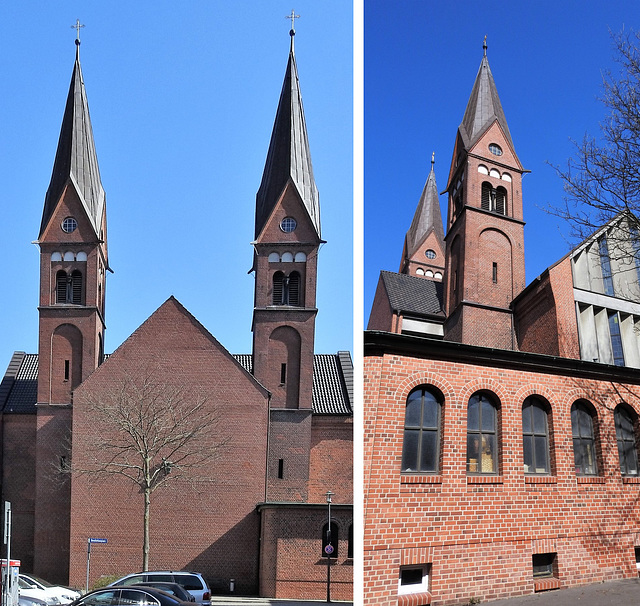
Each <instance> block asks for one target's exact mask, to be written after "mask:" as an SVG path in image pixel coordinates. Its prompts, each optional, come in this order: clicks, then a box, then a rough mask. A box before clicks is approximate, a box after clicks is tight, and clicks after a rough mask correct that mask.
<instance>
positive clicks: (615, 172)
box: [552, 31, 640, 240]
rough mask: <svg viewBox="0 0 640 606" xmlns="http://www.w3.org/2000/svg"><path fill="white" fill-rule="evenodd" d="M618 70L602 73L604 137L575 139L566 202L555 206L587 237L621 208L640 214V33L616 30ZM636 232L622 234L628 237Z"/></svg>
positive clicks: (562, 172) (563, 172)
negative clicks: (577, 140) (604, 112)
mask: <svg viewBox="0 0 640 606" xmlns="http://www.w3.org/2000/svg"><path fill="white" fill-rule="evenodd" d="M612 39H613V42H614V51H615V61H616V64H617V66H618V68H619V69H618V71H617V72H616V73H614V72H611V71H607V72H605V73H604V75H603V94H602V97H601V101H602V103H603V104H604V107H605V110H606V115H605V118H604V120H603V121H602V122H601V124H600V137H598V138H596V137H593V136H590V135H585V137H584V139H583V140H582V142H580V143H578V142H575V156H574V158H572V159H571V160H569V162H568V164H567V167H566V169H562V168H559V167H557V166H556V167H555V168H556V171H557V173H558V175H559V176H560V178H561V179H562V181H563V182H564V190H565V204H564V205H563V206H562V207H558V208H555V209H553V210H552V212H554V213H555V214H557V215H558V216H560V217H562V218H563V219H565V220H567V221H568V223H569V225H570V226H571V229H572V235H573V236H574V237H576V238H578V239H579V240H583V239H585V238H587V237H588V236H590V235H591V234H593V232H594V231H596V230H597V229H598V228H599V227H600V226H602V225H603V224H605V223H607V222H608V221H610V220H611V219H613V218H614V217H615V216H617V215H618V214H619V213H621V212H622V211H630V212H631V213H633V214H635V215H636V216H640V33H639V32H634V31H631V32H624V31H623V32H621V33H619V34H612ZM632 235H633V234H629V233H627V234H624V237H625V238H627V239H629V237H630V236H632Z"/></svg>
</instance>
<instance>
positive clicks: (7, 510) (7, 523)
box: [2, 501, 12, 606]
mask: <svg viewBox="0 0 640 606" xmlns="http://www.w3.org/2000/svg"><path fill="white" fill-rule="evenodd" d="M4 542H5V545H6V546H7V567H6V571H5V572H6V574H5V577H4V586H3V587H2V604H3V606H9V596H10V595H11V585H12V575H11V503H10V502H9V501H5V502H4Z"/></svg>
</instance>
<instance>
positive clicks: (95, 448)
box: [70, 371, 228, 570]
mask: <svg viewBox="0 0 640 606" xmlns="http://www.w3.org/2000/svg"><path fill="white" fill-rule="evenodd" d="M82 406H83V414H86V415H88V416H89V417H90V418H91V424H90V426H91V435H89V436H87V437H86V444H83V448H84V449H85V451H84V452H83V458H82V460H80V461H75V460H74V458H73V457H72V459H71V467H70V472H71V473H72V474H78V475H84V476H88V477H89V479H90V481H91V480H93V481H99V480H103V479H104V478H105V476H119V477H123V478H125V479H126V480H127V481H128V482H130V483H132V484H133V485H135V486H137V487H138V488H139V490H140V493H141V494H142V495H143V497H144V505H143V549H142V566H143V570H147V569H148V564H149V547H150V539H149V520H150V510H151V495H152V494H153V493H154V492H155V491H156V490H158V489H159V488H163V487H165V486H167V485H169V484H171V483H175V482H177V481H178V480H182V481H188V482H196V481H201V480H203V479H206V475H203V474H202V470H203V469H204V468H205V467H206V466H207V465H208V464H210V463H211V462H212V461H213V460H214V459H216V458H217V457H218V456H219V454H220V453H221V450H222V448H223V447H224V446H225V445H226V444H227V442H228V440H227V439H226V438H225V437H224V436H222V435H221V434H220V416H221V411H220V408H219V407H218V406H217V405H216V403H212V402H211V401H210V400H209V398H208V397H207V396H206V395H204V394H203V393H201V392H200V391H199V390H198V389H197V388H191V387H188V386H184V385H172V384H168V383H166V382H164V381H162V380H160V379H159V378H158V373H157V372H151V371H147V372H144V373H141V374H139V375H135V374H130V375H127V376H125V377H123V378H122V379H121V380H120V381H119V382H114V383H113V385H112V386H111V387H110V388H108V389H106V390H104V391H99V392H96V393H93V394H91V395H90V396H89V397H88V399H87V401H86V402H84V403H82Z"/></svg>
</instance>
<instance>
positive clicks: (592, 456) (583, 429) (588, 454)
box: [571, 402, 598, 476]
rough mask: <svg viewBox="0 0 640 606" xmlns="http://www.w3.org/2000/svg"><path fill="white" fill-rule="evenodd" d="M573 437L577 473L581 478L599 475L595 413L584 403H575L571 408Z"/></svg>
mask: <svg viewBox="0 0 640 606" xmlns="http://www.w3.org/2000/svg"><path fill="white" fill-rule="evenodd" d="M571 435H572V438H573V458H574V461H575V466H576V473H577V474H578V475H581V476H595V475H597V473H598V465H597V461H596V439H595V433H594V429H593V412H592V410H591V408H590V407H589V406H588V405H587V404H586V403H584V402H575V403H574V404H573V406H572V407H571Z"/></svg>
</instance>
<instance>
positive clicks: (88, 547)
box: [85, 538, 107, 591]
mask: <svg viewBox="0 0 640 606" xmlns="http://www.w3.org/2000/svg"><path fill="white" fill-rule="evenodd" d="M106 542H107V539H94V538H89V539H87V583H86V585H85V591H89V567H90V565H91V545H93V543H106Z"/></svg>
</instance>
